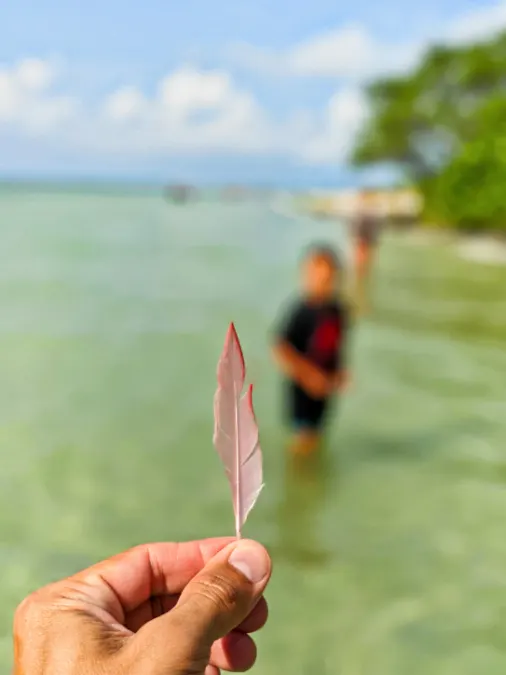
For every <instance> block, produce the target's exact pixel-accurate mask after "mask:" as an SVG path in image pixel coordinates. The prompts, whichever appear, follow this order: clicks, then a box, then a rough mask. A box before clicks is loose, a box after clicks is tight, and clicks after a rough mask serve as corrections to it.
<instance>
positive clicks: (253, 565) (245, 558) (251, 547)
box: [228, 541, 269, 584]
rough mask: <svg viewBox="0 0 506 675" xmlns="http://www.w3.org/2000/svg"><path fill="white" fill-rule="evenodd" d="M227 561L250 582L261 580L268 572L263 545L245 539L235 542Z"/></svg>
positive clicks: (267, 558) (267, 561) (267, 560)
mask: <svg viewBox="0 0 506 675" xmlns="http://www.w3.org/2000/svg"><path fill="white" fill-rule="evenodd" d="M228 562H229V563H230V564H231V565H232V567H235V569H236V570H238V571H239V572H240V573H241V574H244V576H245V577H246V578H247V579H249V581H251V583H252V584H257V583H258V582H259V581H262V579H264V578H265V577H266V576H267V574H268V572H269V557H268V555H267V552H266V550H265V549H264V548H263V546H260V544H255V543H254V542H246V541H245V542H240V543H239V544H237V546H236V547H235V549H234V550H233V551H232V555H231V556H230V558H229V559H228Z"/></svg>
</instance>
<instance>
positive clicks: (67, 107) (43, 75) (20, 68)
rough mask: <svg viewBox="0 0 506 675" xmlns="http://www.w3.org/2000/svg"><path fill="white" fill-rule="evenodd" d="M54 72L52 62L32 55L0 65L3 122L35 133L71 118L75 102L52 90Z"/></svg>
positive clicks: (44, 130) (43, 131)
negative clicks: (11, 64)
mask: <svg viewBox="0 0 506 675" xmlns="http://www.w3.org/2000/svg"><path fill="white" fill-rule="evenodd" d="M55 74H56V73H55V69H54V67H53V66H52V65H51V64H50V63H48V62H46V61H43V60H40V59H33V58H31V59H24V60H22V61H20V62H18V63H16V64H14V65H13V66H11V67H5V66H4V67H0V124H2V125H9V127H10V128H12V129H14V130H16V129H22V130H23V131H24V132H25V133H29V134H32V135H34V134H41V133H45V132H46V131H47V130H48V129H51V128H53V127H54V126H55V125H58V124H61V123H63V122H65V121H66V120H69V119H70V118H71V117H72V116H73V114H74V113H75V109H76V101H75V100H74V99H73V98H72V97H69V96H60V95H56V94H55V93H54V92H53V91H52V90H51V86H52V84H53V82H54V78H55Z"/></svg>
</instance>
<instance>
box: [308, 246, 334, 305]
mask: <svg viewBox="0 0 506 675" xmlns="http://www.w3.org/2000/svg"><path fill="white" fill-rule="evenodd" d="M301 268H302V269H301V271H302V287H303V290H304V292H305V293H306V295H308V296H309V297H311V298H314V299H316V300H325V299H326V298H330V297H331V296H332V295H333V294H334V293H335V291H336V290H337V286H338V282H339V275H340V272H341V269H342V266H341V261H340V259H339V256H338V254H337V252H336V251H335V250H334V249H333V248H332V247H331V246H328V245H326V244H313V245H312V246H310V247H309V248H308V249H307V250H306V251H305V252H304V255H303V258H302V265H301Z"/></svg>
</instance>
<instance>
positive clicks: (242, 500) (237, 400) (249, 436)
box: [213, 324, 263, 538]
mask: <svg viewBox="0 0 506 675" xmlns="http://www.w3.org/2000/svg"><path fill="white" fill-rule="evenodd" d="M217 377H218V389H217V390H216V394H215V395H214V437H213V442H214V446H215V448H216V450H217V451H218V454H219V455H220V457H221V461H222V462H223V464H224V466H225V473H226V474H227V477H228V480H229V483H230V487H231V489H232V501H233V505H234V515H235V532H236V536H237V537H238V538H240V536H241V528H242V526H243V525H244V523H245V522H246V518H247V517H248V514H249V512H250V511H251V509H252V508H253V507H254V505H255V503H256V501H257V499H258V495H259V494H260V492H261V490H262V488H263V483H262V451H261V450H260V443H259V439H258V425H257V423H256V419H255V413H254V411H253V386H252V385H251V384H250V385H249V387H248V389H247V391H246V393H245V394H244V395H242V391H243V388H244V382H245V379H246V366H245V364H244V357H243V354H242V349H241V344H240V342H239V338H238V337H237V333H236V331H235V328H234V324H230V327H229V329H228V332H227V337H226V339H225V346H224V347H223V352H222V354H221V357H220V360H219V362H218V371H217Z"/></svg>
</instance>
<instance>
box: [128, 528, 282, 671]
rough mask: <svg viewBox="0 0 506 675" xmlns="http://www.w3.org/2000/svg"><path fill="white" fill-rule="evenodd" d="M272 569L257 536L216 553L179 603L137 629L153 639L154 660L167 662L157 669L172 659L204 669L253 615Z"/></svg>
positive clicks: (179, 666)
mask: <svg viewBox="0 0 506 675" xmlns="http://www.w3.org/2000/svg"><path fill="white" fill-rule="evenodd" d="M270 574H271V561H270V558H269V555H268V553H267V551H266V550H265V548H264V547H263V546H261V545H260V544H258V543H256V542H254V541H251V540H240V541H238V542H235V543H233V544H231V545H230V546H227V547H226V548H224V549H223V550H222V551H220V552H219V553H218V554H217V555H216V556H214V558H212V559H211V560H210V561H209V562H208V563H207V565H206V566H205V567H204V568H203V569H202V570H201V572H199V574H197V575H196V576H195V577H194V578H193V579H192V581H190V583H189V584H188V585H187V586H186V588H185V589H184V591H183V592H182V594H181V596H180V598H179V601H178V603H177V605H176V606H175V608H174V609H173V610H172V611H171V612H169V613H168V614H165V615H164V616H162V617H160V618H158V619H156V620H155V621H151V622H150V623H149V624H147V625H146V626H145V627H144V628H143V629H141V631H140V632H139V633H138V634H137V638H138V639H141V640H142V641H146V642H145V645H144V646H145V647H148V645H149V649H148V652H149V653H150V654H151V657H150V660H151V659H153V658H155V659H156V661H157V662H158V664H159V666H161V669H160V670H159V671H158V669H155V670H156V672H162V673H170V672H171V671H170V669H168V668H167V666H168V664H169V663H172V664H173V666H174V668H175V671H174V672H178V673H179V672H180V673H186V672H203V671H204V668H205V666H206V665H207V663H208V661H209V655H210V651H211V646H212V645H213V643H214V642H215V641H216V640H218V639H219V638H221V637H224V636H225V635H227V633H229V632H230V631H232V630H233V629H234V628H236V627H237V626H238V625H239V624H240V623H241V622H242V621H244V619H245V618H246V617H247V616H248V615H249V613H250V612H251V610H252V609H253V608H254V607H255V605H256V604H257V602H258V600H259V599H260V597H261V596H262V593H263V591H264V589H265V587H266V585H267V582H268V581H269V577H270ZM138 646H139V645H138ZM142 651H144V649H142ZM145 653H146V652H145ZM200 668H201V669H202V670H200Z"/></svg>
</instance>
